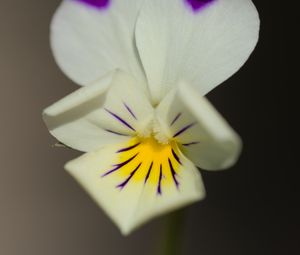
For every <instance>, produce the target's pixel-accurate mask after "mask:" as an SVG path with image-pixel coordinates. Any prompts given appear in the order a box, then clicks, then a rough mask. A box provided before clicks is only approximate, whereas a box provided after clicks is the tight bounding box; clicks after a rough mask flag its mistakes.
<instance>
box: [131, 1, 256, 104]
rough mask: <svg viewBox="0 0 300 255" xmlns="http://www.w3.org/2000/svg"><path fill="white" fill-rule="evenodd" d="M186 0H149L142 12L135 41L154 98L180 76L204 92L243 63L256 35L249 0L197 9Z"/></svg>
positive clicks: (224, 78)
mask: <svg viewBox="0 0 300 255" xmlns="http://www.w3.org/2000/svg"><path fill="white" fill-rule="evenodd" d="M187 2H188V0H164V1H161V0H151V1H146V2H145V5H144V6H143V8H142V10H141V14H140V16H139V18H138V22H137V27H136V40H137V47H138V50H139V54H140V56H141V60H142V63H143V66H144V69H145V72H146V75H147V78H148V81H149V84H150V90H151V94H152V97H153V100H154V102H159V101H160V100H161V99H162V98H163V97H164V96H165V95H166V93H167V92H168V91H169V90H170V88H171V87H172V86H173V85H175V84H177V83H178V81H179V79H180V80H181V79H183V80H185V81H187V82H189V83H190V84H192V85H194V86H196V87H197V88H198V89H199V91H200V93H201V94H202V95H205V94H206V93H208V92H209V91H210V90H212V89H213V88H214V87H216V86H217V85H219V84H220V83H222V82H223V81H224V80H226V79H227V78H229V77H230V76H231V75H233V74H234V73H235V72H236V71H237V70H238V69H239V68H240V67H241V66H242V65H243V64H244V63H245V61H246V60H247V59H248V57H249V55H250V54H251V52H252V51H253V49H254V47H255V45H256V43H257V40H258V32H259V17H258V13H257V11H256V9H255V6H254V5H253V3H252V2H251V1H250V0H214V1H211V3H210V4H207V5H206V6H205V7H204V8H202V9H200V10H199V11H198V12H195V11H193V10H192V8H191V6H190V5H189V4H188V3H187ZM194 2H197V1H196V0H194ZM199 2H201V1H199ZM203 2H205V1H203Z"/></svg>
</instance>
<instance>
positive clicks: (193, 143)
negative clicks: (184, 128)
mask: <svg viewBox="0 0 300 255" xmlns="http://www.w3.org/2000/svg"><path fill="white" fill-rule="evenodd" d="M199 143H200V142H191V143H183V144H182V145H183V146H191V145H196V144H199Z"/></svg>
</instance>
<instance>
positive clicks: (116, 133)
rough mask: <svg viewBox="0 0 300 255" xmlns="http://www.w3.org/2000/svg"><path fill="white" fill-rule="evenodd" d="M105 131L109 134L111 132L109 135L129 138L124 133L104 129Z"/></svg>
mask: <svg viewBox="0 0 300 255" xmlns="http://www.w3.org/2000/svg"><path fill="white" fill-rule="evenodd" d="M104 130H105V131H107V132H109V133H112V134H115V135H121V136H129V135H126V134H122V133H119V132H116V131H113V130H110V129H104Z"/></svg>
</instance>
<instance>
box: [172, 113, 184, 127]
mask: <svg viewBox="0 0 300 255" xmlns="http://www.w3.org/2000/svg"><path fill="white" fill-rule="evenodd" d="M181 115H182V113H181V112H180V113H178V114H177V115H176V117H175V118H174V120H173V121H172V123H171V126H172V125H174V123H175V122H176V121H177V120H178V119H179V118H180V116H181Z"/></svg>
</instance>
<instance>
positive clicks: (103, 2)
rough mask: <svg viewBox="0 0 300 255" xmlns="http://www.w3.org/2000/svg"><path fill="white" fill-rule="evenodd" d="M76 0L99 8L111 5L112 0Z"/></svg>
mask: <svg viewBox="0 0 300 255" xmlns="http://www.w3.org/2000/svg"><path fill="white" fill-rule="evenodd" d="M74 1H76V2H80V3H84V4H87V5H89V6H91V7H95V8H97V9H106V8H108V7H109V5H110V0H74Z"/></svg>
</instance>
